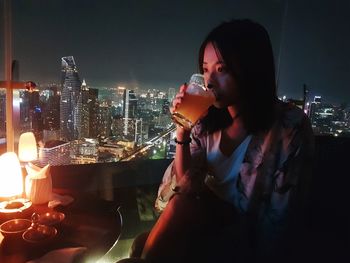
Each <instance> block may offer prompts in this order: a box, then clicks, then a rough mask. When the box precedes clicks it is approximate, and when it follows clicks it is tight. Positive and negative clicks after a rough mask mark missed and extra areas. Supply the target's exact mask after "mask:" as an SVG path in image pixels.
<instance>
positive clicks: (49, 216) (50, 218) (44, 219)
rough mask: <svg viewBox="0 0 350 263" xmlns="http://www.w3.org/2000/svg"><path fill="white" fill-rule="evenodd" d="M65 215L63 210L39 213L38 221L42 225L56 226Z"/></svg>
mask: <svg viewBox="0 0 350 263" xmlns="http://www.w3.org/2000/svg"><path fill="white" fill-rule="evenodd" d="M64 218H65V215H64V214H63V213H61V212H56V211H51V212H47V213H44V214H40V215H39V220H38V223H39V224H40V225H46V226H55V225H58V224H59V223H61V222H62V221H63V219H64Z"/></svg>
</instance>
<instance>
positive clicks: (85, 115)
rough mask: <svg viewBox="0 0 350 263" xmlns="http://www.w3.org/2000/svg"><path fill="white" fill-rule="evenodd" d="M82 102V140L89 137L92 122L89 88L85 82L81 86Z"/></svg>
mask: <svg viewBox="0 0 350 263" xmlns="http://www.w3.org/2000/svg"><path fill="white" fill-rule="evenodd" d="M81 101H82V112H81V113H82V114H81V134H80V135H81V136H80V137H82V138H88V137H89V122H90V112H89V87H88V86H87V85H86V82H85V80H83V84H82V85H81Z"/></svg>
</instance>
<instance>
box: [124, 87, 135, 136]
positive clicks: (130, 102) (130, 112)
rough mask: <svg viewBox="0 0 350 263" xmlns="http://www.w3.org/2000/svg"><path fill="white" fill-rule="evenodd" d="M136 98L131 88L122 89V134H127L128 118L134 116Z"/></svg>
mask: <svg viewBox="0 0 350 263" xmlns="http://www.w3.org/2000/svg"><path fill="white" fill-rule="evenodd" d="M136 109H137V98H136V95H135V93H134V91H133V90H128V89H125V90H124V96H123V118H124V135H125V136H127V135H129V133H130V132H129V123H130V119H134V118H135V117H136Z"/></svg>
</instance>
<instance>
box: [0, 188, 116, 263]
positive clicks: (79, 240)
mask: <svg viewBox="0 0 350 263" xmlns="http://www.w3.org/2000/svg"><path fill="white" fill-rule="evenodd" d="M54 192H55V193H59V194H68V195H70V196H72V197H73V198H74V201H73V202H72V203H71V204H69V205H67V206H59V207H56V208H55V210H56V211H60V212H63V213H64V214H65V216H66V217H65V219H64V220H63V221H62V222H61V223H60V224H59V225H58V226H55V227H56V228H57V230H58V234H57V235H56V236H55V237H54V238H53V239H52V240H51V241H50V242H47V243H46V244H34V245H33V244H30V243H27V242H25V241H24V240H22V239H20V238H18V239H8V238H3V239H2V241H0V242H1V244H0V262H1V263H22V262H26V261H28V260H30V259H35V258H38V257H41V256H42V255H44V254H46V253H47V252H49V251H52V250H54V249H59V248H67V247H86V248H87V251H86V253H84V256H83V257H82V258H81V259H80V260H79V261H81V262H87V261H89V262H96V260H97V259H99V258H101V257H102V256H103V255H104V254H106V252H108V251H109V249H111V248H112V247H113V246H114V245H116V243H117V241H118V239H119V237H120V234H121V228H122V217H121V214H120V212H119V205H118V204H117V203H115V202H112V201H106V200H103V199H101V198H99V197H98V196H96V195H93V194H88V193H81V192H73V191H67V190H63V189H55V190H54ZM50 210H52V209H50V208H48V207H47V204H46V205H33V211H34V212H38V213H43V212H47V211H50ZM0 235H1V234H0ZM0 240H1V238H0Z"/></svg>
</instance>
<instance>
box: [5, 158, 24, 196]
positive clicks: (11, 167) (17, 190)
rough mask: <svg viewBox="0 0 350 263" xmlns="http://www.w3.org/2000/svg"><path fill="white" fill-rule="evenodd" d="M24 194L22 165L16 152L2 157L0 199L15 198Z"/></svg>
mask: <svg viewBox="0 0 350 263" xmlns="http://www.w3.org/2000/svg"><path fill="white" fill-rule="evenodd" d="M22 192H23V178H22V171H21V165H20V163H19V160H18V158H17V155H16V154H15V153H14V152H7V153H4V154H3V155H1V156H0V197H6V198H9V197H15V196H17V195H21V194H22Z"/></svg>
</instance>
